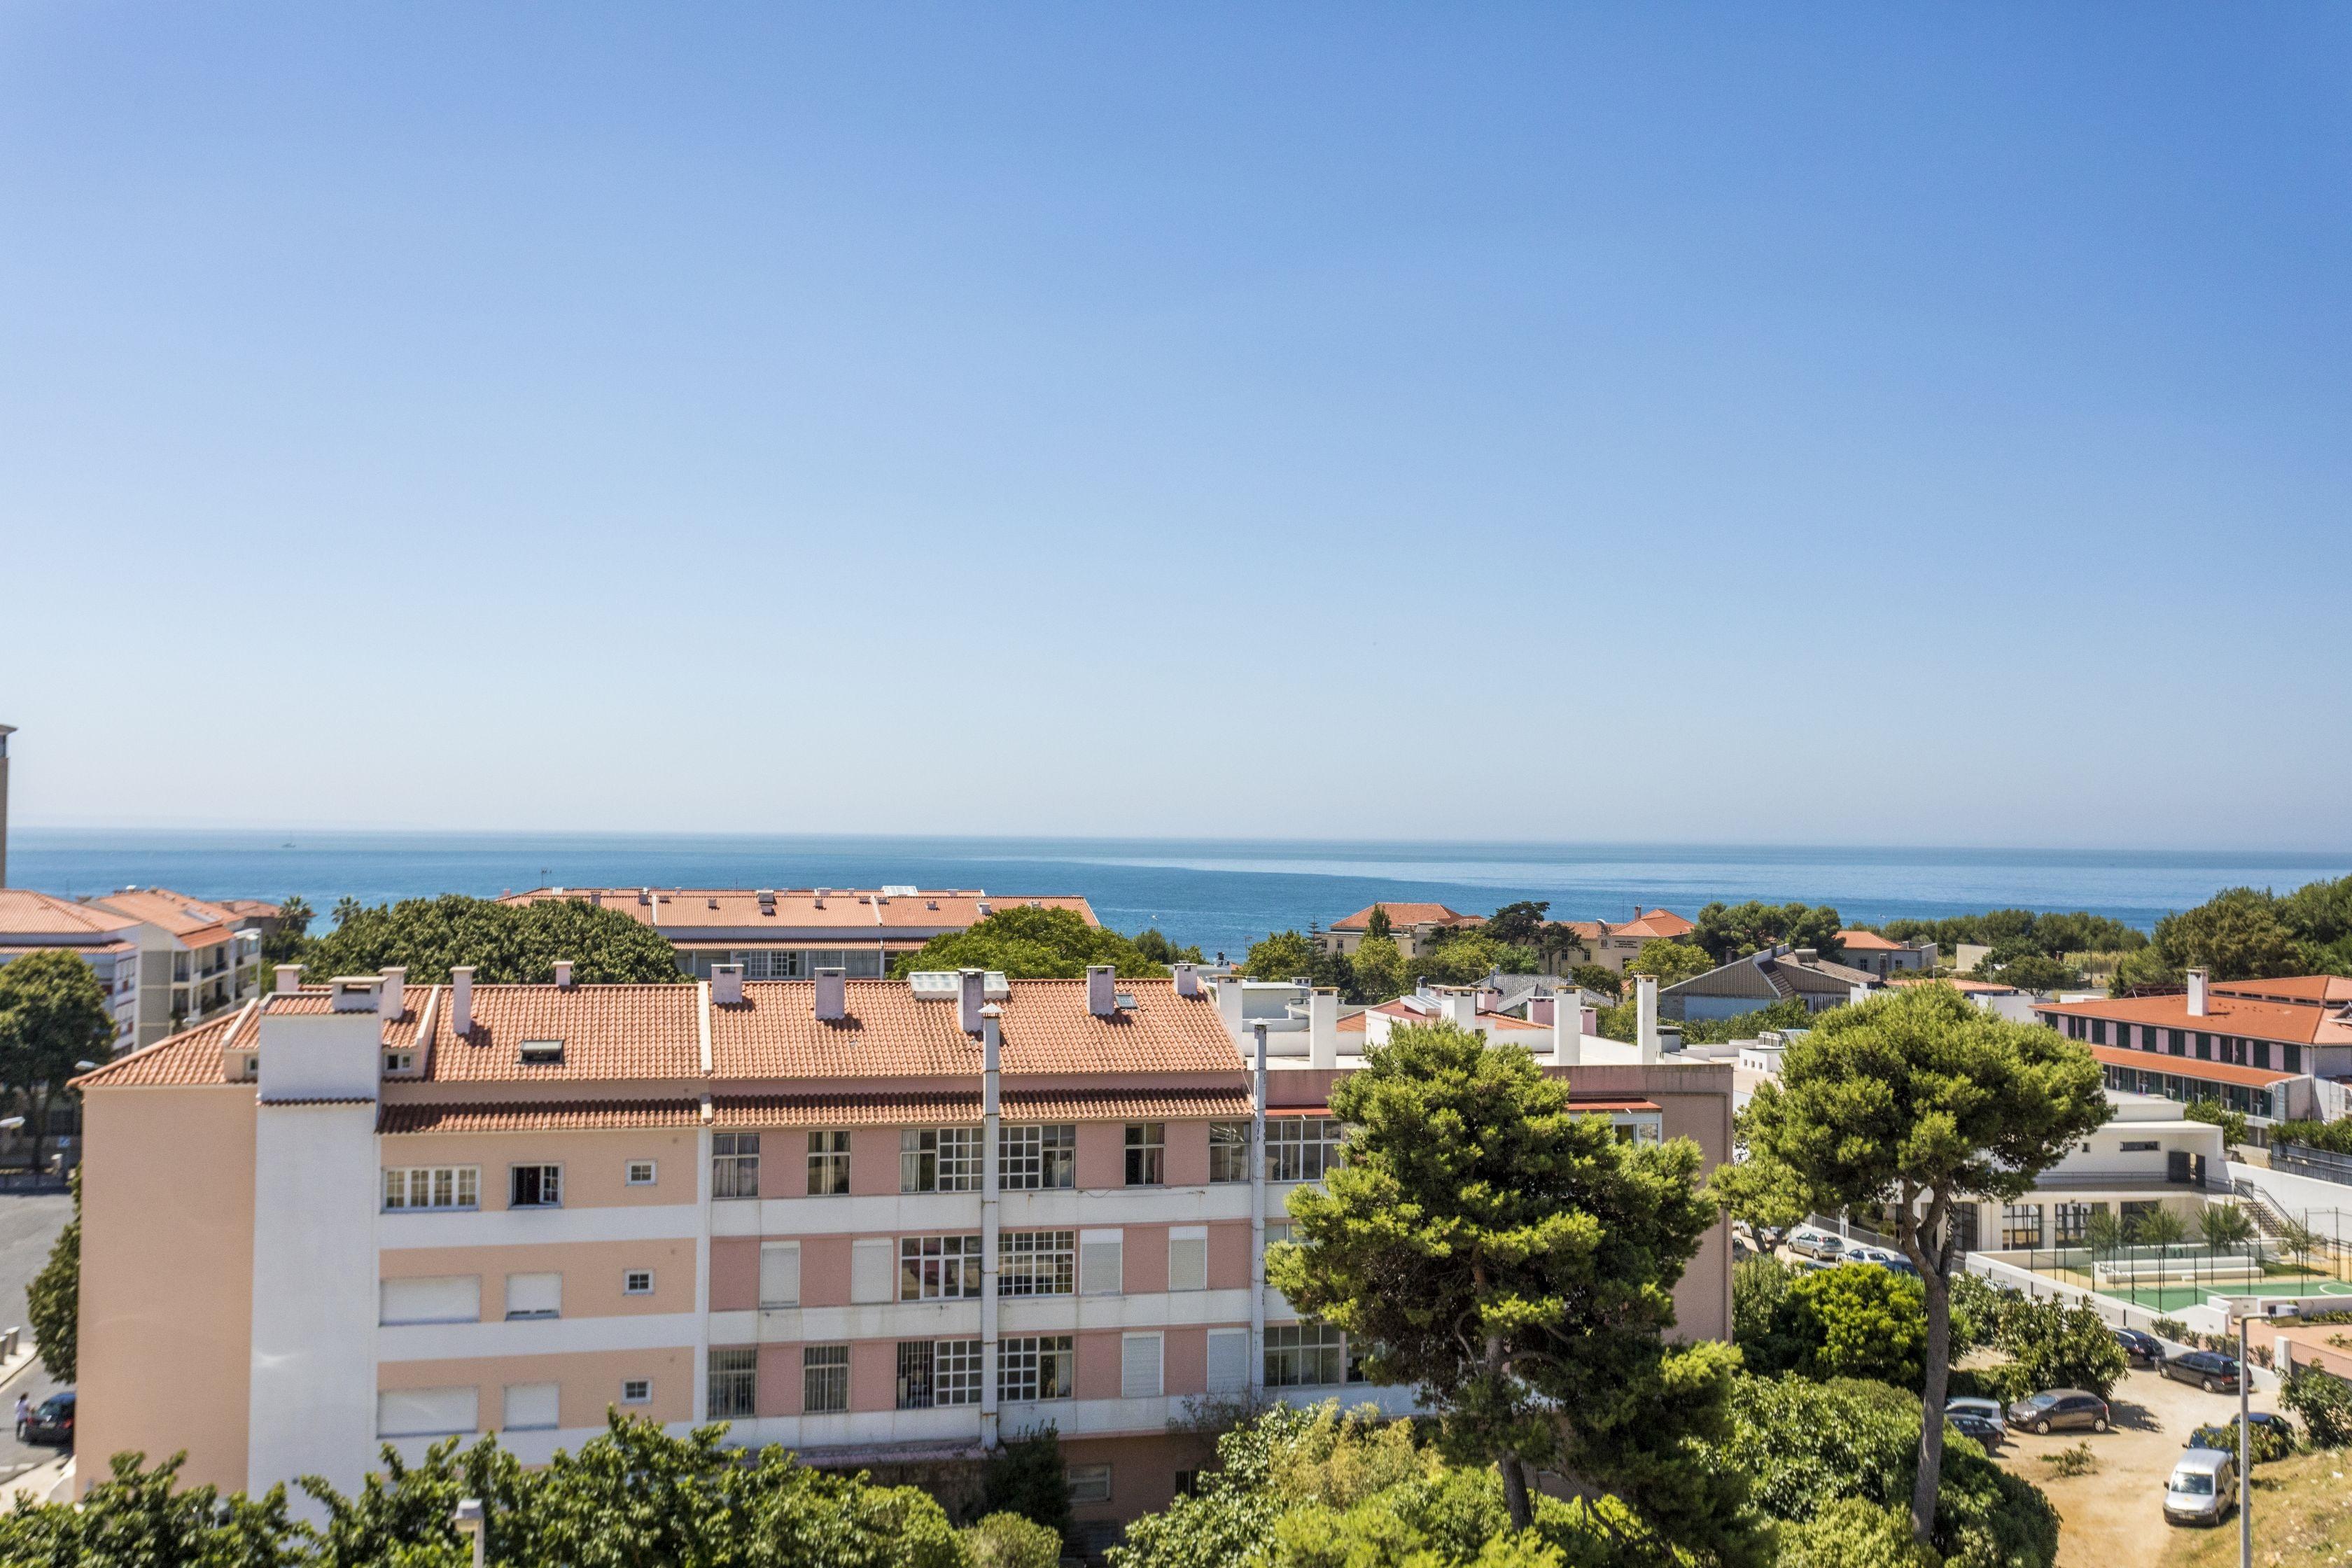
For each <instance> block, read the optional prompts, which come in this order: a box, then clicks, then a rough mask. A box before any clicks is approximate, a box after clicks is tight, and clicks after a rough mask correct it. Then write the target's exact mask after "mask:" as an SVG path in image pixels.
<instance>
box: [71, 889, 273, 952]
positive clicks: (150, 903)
mask: <svg viewBox="0 0 2352 1568" xmlns="http://www.w3.org/2000/svg"><path fill="white" fill-rule="evenodd" d="M91 902H93V903H97V904H101V905H103V906H105V907H106V908H108V909H110V910H114V911H115V912H116V913H118V914H124V915H129V916H130V917H131V919H133V920H142V921H146V922H147V923H148V924H150V925H154V926H161V927H162V928H163V930H165V931H170V932H171V933H172V934H173V936H175V937H178V938H179V939H180V940H181V941H182V942H186V943H188V944H189V945H190V946H193V947H202V946H204V945H205V944H207V943H210V942H219V941H221V940H222V939H223V938H225V937H226V936H227V934H228V933H229V931H230V930H231V928H233V927H234V926H235V925H236V921H237V917H236V912H235V911H233V910H227V909H225V908H223V907H222V906H221V905H219V904H215V903H207V902H205V900H202V899H192V898H189V897H188V896H187V895H186V894H184V893H175V892H173V891H172V889H169V888H131V889H125V890H123V891H122V892H120V893H108V894H105V895H104V896H102V897H100V898H97V899H94V900H91Z"/></svg>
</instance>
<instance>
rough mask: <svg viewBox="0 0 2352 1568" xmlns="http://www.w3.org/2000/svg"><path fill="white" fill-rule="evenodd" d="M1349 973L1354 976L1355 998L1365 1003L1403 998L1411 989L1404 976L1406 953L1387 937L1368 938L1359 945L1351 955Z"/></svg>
mask: <svg viewBox="0 0 2352 1568" xmlns="http://www.w3.org/2000/svg"><path fill="white" fill-rule="evenodd" d="M1348 963H1349V973H1350V974H1352V975H1353V976H1354V979H1355V984H1354V987H1353V990H1354V993H1355V995H1356V998H1357V999H1358V1000H1359V1001H1363V1002H1385V1001H1387V1000H1389V999H1390V998H1391V997H1392V996H1402V995H1403V994H1405V992H1406V991H1407V990H1409V989H1410V988H1411V987H1412V979H1411V977H1410V976H1408V975H1407V974H1406V973H1405V968H1404V954H1403V953H1402V952H1398V951H1397V944H1396V942H1395V941H1394V940H1393V939H1391V938H1389V937H1385V936H1368V937H1366V938H1365V939H1364V940H1363V941H1361V942H1358V943H1357V944H1356V951H1355V952H1353V953H1351V954H1350V955H1349V961H1348Z"/></svg>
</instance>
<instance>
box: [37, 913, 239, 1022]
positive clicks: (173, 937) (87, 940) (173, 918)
mask: <svg viewBox="0 0 2352 1568" xmlns="http://www.w3.org/2000/svg"><path fill="white" fill-rule="evenodd" d="M54 948H65V949H67V950H68V951H70V952H75V953H78V954H79V955H80V956H81V957H82V958H83V959H84V960H85V961H86V962H88V963H89V966H90V967H91V968H92V969H94V970H96V971H97V972H98V977H99V982H100V984H102V985H104V986H105V987H106V993H107V999H108V1002H109V1005H110V1006H111V1008H112V1010H113V1013H114V1020H115V1049H117V1050H118V1051H121V1050H129V1049H131V1048H132V1047H137V1046H148V1045H152V1044H154V1043H155V1042H156V1041H158V1040H160V1039H162V1038H163V1037H164V1036H166V1035H169V1034H171V1033H173V1031H174V1030H176V1029H180V1028H184V1027H185V1026H188V1025H190V1024H200V1023H203V1022H204V1021H205V1019H207V1018H214V1017H218V1016H221V1015H223V1014H225V1013H227V1012H230V1011H233V1010H234V1009H236V1008H237V1007H239V1006H242V1005H244V1004H245V1003H246V1002H247V1001H248V1000H250V999H251V998H252V996H253V995H254V994H256V993H257V991H259V990H260V988H261V986H260V982H261V933H260V931H258V930H257V929H255V922H254V921H251V920H249V919H247V918H246V917H244V916H240V915H238V914H237V913H236V912H234V911H232V910H228V909H226V908H225V907H223V906H221V905H219V904H215V903H208V902H206V901H205V900H201V899H191V898H188V897H186V896H185V895H184V894H180V893H174V892H172V891H170V890H169V889H162V888H127V889H123V890H122V891H121V892H118V893H108V894H105V895H103V896H101V897H99V898H95V899H79V900H77V899H60V898H56V897H53V896H51V895H50V894H47V893H36V892H32V891H29V890H27V889H22V888H0V963H8V962H9V961H10V960H11V959H16V958H21V957H23V956H24V955H25V954H26V953H28V952H47V951H48V950H50V949H54Z"/></svg>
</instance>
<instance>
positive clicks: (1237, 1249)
mask: <svg viewBox="0 0 2352 1568" xmlns="http://www.w3.org/2000/svg"><path fill="white" fill-rule="evenodd" d="M1249 1241H1250V1227H1249V1221H1247V1220H1242V1221H1239V1222H1234V1221H1230V1220H1228V1221H1226V1222H1224V1223H1223V1224H1219V1225H1213V1226H1210V1227H1209V1289H1212V1290H1244V1289H1248V1288H1249V1282H1250V1244H1249Z"/></svg>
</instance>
